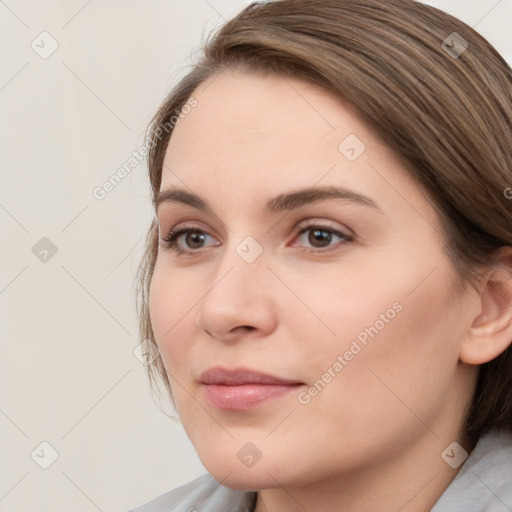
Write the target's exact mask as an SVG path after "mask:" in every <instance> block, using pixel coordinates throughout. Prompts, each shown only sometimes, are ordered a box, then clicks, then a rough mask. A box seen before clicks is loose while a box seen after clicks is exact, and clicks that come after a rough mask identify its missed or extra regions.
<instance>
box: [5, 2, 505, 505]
mask: <svg viewBox="0 0 512 512" xmlns="http://www.w3.org/2000/svg"><path fill="white" fill-rule="evenodd" d="M248 3H249V2H248V1H240V0H208V1H206V0H189V1H186V2H185V1H180V2H178V1H177V0H167V1H163V0H146V1H142V0H124V1H121V0H89V1H87V0H80V1H78V0H73V1H71V0H66V1H64V0H60V1H57V0H46V1H44V2H43V1H35V0H32V1H29V0H5V1H0V41H1V48H2V50H1V56H2V59H1V63H2V65H1V67H0V117H1V124H0V129H1V137H0V172H1V188H0V232H1V235H2V238H1V240H2V242H1V244H2V245H1V247H2V249H1V252H0V314H1V318H0V329H1V330H0V336H1V338H0V343H1V344H0V350H1V353H0V461H1V462H0V510H3V511H7V512H46V511H48V512H50V511H51V512H69V511H71V510H72V511H73V512H89V511H91V512H94V511H98V510H100V511H103V512H107V511H113V512H121V511H123V510H126V509H128V508H130V507H133V506H135V505H138V504H140V503H144V502H146V501H149V500H150V499H152V498H154V497H156V496H157V495H159V494H162V493H163V492H165V491H167V490H169V489H171V488H173V487H176V486H178V485H181V484H183V483H185V482H187V481H189V480H191V479H193V478H194V477H196V476H198V475H200V474H202V473H203V472H204V469H203V468H202V466H201V464H200V462H199V460H198V458H197V456H196V455H195V453H194V451H193V449H192V446H191V445H190V443H189V441H188V439H187V438H186V436H185V434H184V433H183V430H182V428H181V426H180V425H179V423H178V422H176V421H171V420H170V419H169V418H168V417H167V416H166V415H165V414H164V412H162V411H161V410H160V409H159V408H158V407H157V405H156V404H155V403H154V402H153V400H152V398H151V395H150V392H149V384H148V381H147V378H146V373H145V368H144V366H143V364H142V363H141V362H140V361H139V360H138V359H137V358H136V355H135V354H134V352H133V351H134V349H136V347H137V345H138V339H137V322H136V315H135V296H134V289H133V287H132V283H133V277H134V273H135V269H136V266H137V262H138V258H139V257H140V251H141V249H142V237H143V234H144V233H145V230H146V227H147V225H148V223H149V220H150V218H151V208H150V200H149V184H148V181H147V179H146V167H145V163H144V162H142V163H140V164H137V165H136V166H135V167H134V168H133V169H131V172H130V173H129V174H128V176H127V177H126V178H125V179H124V180H123V181H122V182H121V183H120V184H119V185H118V186H117V187H115V188H114V189H113V190H112V191H110V192H109V193H108V194H106V196H105V197H104V199H102V200H99V199H96V198H95V197H94V195H93V190H94V189H95V187H100V186H101V185H102V184H103V183H104V182H105V181H106V180H108V178H109V177H110V176H111V175H112V174H113V173H114V172H115V171H116V170H117V169H118V168H119V167H121V166H122V165H123V164H125V163H126V162H127V161H128V159H129V158H130V156H131V154H132V151H134V150H136V149H137V148H139V147H140V146H141V145H142V144H143V133H144V130H145V127H146V125H147V123H148V122H149V120H150V118H151V116H152V114H153V112H154V110H155V109H156V107H157V106H158V104H159V103H160V101H161V100H162V99H163V97H164V95H165V94H166V92H167V91H168V90H169V89H170V88H171V86H172V85H173V84H175V83H176V81H177V80H178V78H179V77H180V76H182V74H183V72H184V69H185V67H186V66H187V65H188V64H190V63H191V62H193V59H194V55H195V54H197V51H198V49H199V47H200V43H201V39H202V37H203V36H204V34H206V33H207V32H208V31H209V30H211V29H213V28H214V27H216V26H218V25H219V24H220V23H221V22H222V21H223V18H229V16H230V15H232V14H233V13H235V12H237V11H238V10H239V9H240V8H241V7H242V6H245V5H247V4H248ZM430 3H432V4H433V5H436V6H438V7H440V8H441V9H444V10H446V11H448V12H451V13H453V14H455V15H456V16H458V17H460V18H461V19H463V20H464V21H466V22H467V23H468V24H470V25H472V26H476V28H477V30H479V31H480V32H481V33H482V34H484V35H485V36H486V37H487V38H488V39H489V40H490V41H491V42H492V43H493V44H494V45H495V46H496V47H497V48H498V49H499V50H500V51H501V52H502V54H503V55H504V56H505V58H507V60H508V62H509V63H512V41H511V39H510V20H511V19H512V0H501V1H497V0H473V1H471V2H470V1H467V0H439V1H436V2H430ZM42 32H47V33H48V34H49V35H46V34H43V35H40V34H41V33H42ZM31 45H32V46H31ZM52 45H53V46H52ZM56 45H58V47H57V48H56V50H55V51H54V52H53V53H52V54H51V55H48V53H50V52H51V50H52V49H53V47H56ZM132 163H133V161H132ZM44 237H45V238H47V239H48V240H43V241H41V239H42V238H44ZM34 246H35V249H33V248H34ZM52 248H53V249H52ZM55 249H56V250H57V252H56V253H55V254H52V250H53V251H54V250H55ZM45 251H48V252H45ZM34 253H35V254H34ZM41 258H42V259H43V260H44V259H46V261H41ZM163 408H164V411H165V412H167V413H168V414H172V410H171V409H170V408H169V407H165V405H164V406H163ZM42 442H46V443H49V445H50V446H49V445H47V444H43V445H41V443H42ZM55 457H57V458H56V460H55V461H54V462H53V463H52V460H53V458H55ZM50 463H52V464H51V465H50V466H49V467H48V468H47V469H43V467H41V466H45V465H48V464H50Z"/></svg>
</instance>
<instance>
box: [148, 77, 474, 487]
mask: <svg viewBox="0 0 512 512" xmlns="http://www.w3.org/2000/svg"><path fill="white" fill-rule="evenodd" d="M193 97H194V99H195V101H196V102H197V103H196V104H195V106H194V107H193V108H190V109H187V112H188V113H187V114H186V115H184V116H183V118H182V119H181V120H180V121H179V123H178V125H177V126H176V128H175V130H174V133H173V135H172V138H171V140H170V143H169V146H168V149H167V153H166V156H165V163H164V169H163V177H162V184H161V190H160V192H161V198H162V201H161V203H160V204H159V207H158V212H157V214H158V221H159V225H160V236H161V238H162V239H163V238H166V237H167V235H168V233H169V232H170V231H171V230H172V229H175V230H176V229H181V228H184V229H185V228H186V229H187V230H189V232H188V234H187V233H184V234H183V233H182V234H181V235H178V237H177V238H175V240H174V243H175V244H176V245H175V248H176V249H179V250H181V251H185V252H183V253H179V252H175V251H173V250H171V249H170V248H165V247H164V246H163V244H164V242H162V246H160V248H159V252H158V257H157V261H156V266H155V270H154V275H153V280H152V285H151V294H150V312H151V321H152V325H153V329H154V332H155V336H156V340H157V343H158V346H159V349H160V352H161V355H162V358H163V362H164V365H165V367H166V370H167V372H168V374H169V380H170V383H171V386H172V390H173V395H174V400H175V404H176V408H177V411H178V413H179V416H180V418H181V420H182V423H183V426H184V428H185V430H186V432H187V434H188V436H189V437H190V439H191V441H192V443H193V444H194V446H195V448H196V450H197V452H198V454H199V457H200V458H201V460H202V462H203V464H204V465H205V467H206V469H207V470H208V471H209V472H211V473H212V474H213V475H214V476H215V477H216V478H217V480H219V481H221V482H222V483H224V484H225V485H228V486H231V487H238V488H241V489H242V488H247V489H256V488H270V487H276V486H278V485H292V484H293V483H295V484H300V485H305V484H307V483H311V482H314V481H320V480H322V479H326V478H330V477H333V476H335V475H337V474H340V475H341V474H352V475H353V474H354V471H355V470H358V471H362V470H364V468H367V467H369V466H370V465H371V466H372V468H374V469H376V468H378V467H384V466H383V465H385V464H389V463H390V462H391V461H398V460H400V458H402V457H403V455H404V454H405V453H407V452H410V451H411V450H419V449H420V447H423V448H425V449H426V447H430V448H431V447H433V446H435V449H434V450H433V451H432V453H431V454H430V455H428V456H429V457H431V458H434V457H435V458H436V460H437V459H439V460H440V454H441V451H442V449H443V448H444V447H446V445H448V444H449V443H450V442H451V441H454V440H456V439H457V438H458V435H459V430H460V425H461V423H462V415H463V413H464V408H465V407H466V406H467V404H468V401H469V400H470V397H471V390H472V385H473V383H474V376H475V374H474V371H473V369H472V367H468V366H466V365H462V364H461V363H460V361H459V348H460V344H461V341H462V340H463V339H464V337H465V336H466V335H467V330H468V326H469V323H470V322H469V319H470V318H471V317H472V316H475V314H476V313H477V311H476V307H477V302H476V301H475V300H472V299H471V296H470V295H469V292H467V293H468V295H467V296H463V297H459V296H458V295H457V294H456V292H455V287H454V284H453V283H454V279H455V278H454V270H453V268H452V266H451V265H450V263H449V262H448V259H447V257H446V256H445V254H444V252H443V245H444V243H445V240H444V238H443V235H442V234H441V228H440V221H439V217H438V214H437V212H436V210H435V208H434V206H433V205H432V204H431V202H430V201H429V200H428V199H427V197H426V196H425V195H424V194H423V193H422V190H421V188H420V187H419V186H418V185H417V184H416V183H415V182H414V181H413V180H412V178H411V177H410V176H409V175H408V173H407V172H406V171H405V169H404V164H403V163H402V162H401V161H400V160H399V159H398V158H397V157H396V156H394V154H393V153H392V152H391V151H390V150H389V149H388V148H387V147H386V146H384V145H382V143H380V142H379V141H378V140H377V139H376V137H375V136H374V134H372V131H371V129H370V128H368V127H367V126H366V125H365V124H364V123H363V122H362V120H361V118H360V117H359V116H358V115H357V114H356V112H355V111H354V110H353V109H351V108H349V106H348V105H346V104H344V103H343V102H342V101H341V100H339V99H338V98H336V97H334V96H333V95H332V94H331V93H329V92H327V91H326V90H324V89H322V88H319V87H317V86H314V85H311V84H308V83H306V82H303V81H300V80H296V79H290V78H286V79H284V78H282V77H278V76H264V75H260V74H254V73H241V72H223V73H222V74H220V75H219V76H217V77H216V78H215V79H213V80H210V81H209V82H207V83H206V84H203V85H202V86H201V87H200V88H199V89H198V90H197V91H196V92H195V93H194V94H193ZM167 191H174V192H176V191H183V193H182V194H176V193H175V194H174V195H170V194H167V196H166V195H165V194H166V192H167ZM192 196H193V197H195V196H197V198H195V199H194V200H193V201H191V200H189V199H191V198H192ZM201 205H202V206H201ZM466 301H467V303H466ZM212 368H214V370H212V371H211V372H210V374H209V375H208V373H206V374H205V372H207V371H208V370H209V369H212ZM219 368H220V370H219ZM215 369H216V370H215ZM217 370H218V371H217ZM258 372H259V373H261V374H265V375H267V377H261V375H259V376H258ZM268 375H270V376H271V377H268Z"/></svg>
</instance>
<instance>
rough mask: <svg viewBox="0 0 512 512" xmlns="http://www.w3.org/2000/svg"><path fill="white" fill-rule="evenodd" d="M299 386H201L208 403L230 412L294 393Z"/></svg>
mask: <svg viewBox="0 0 512 512" xmlns="http://www.w3.org/2000/svg"><path fill="white" fill-rule="evenodd" d="M299 386H300V384H297V385H283V384H243V385H240V386H223V385H221V384H205V385H203V387H204V390H205V394H206V398H207V399H208V401H209V402H210V403H211V404H212V405H214V406H215V407H218V408H219V409H226V410H230V411H238V410H246V409H250V408H252V407H255V406H257V405H259V404H261V403H263V402H267V401H268V400H272V399H274V398H279V397H282V396H284V395H286V394H288V393H291V392H292V391H296V390H297V388H298V387H299Z"/></svg>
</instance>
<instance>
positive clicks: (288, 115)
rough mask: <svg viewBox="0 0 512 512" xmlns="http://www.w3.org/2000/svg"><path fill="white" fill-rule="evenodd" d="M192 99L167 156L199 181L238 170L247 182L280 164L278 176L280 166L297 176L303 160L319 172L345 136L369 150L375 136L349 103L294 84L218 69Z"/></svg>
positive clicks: (307, 85) (310, 86)
mask: <svg viewBox="0 0 512 512" xmlns="http://www.w3.org/2000/svg"><path fill="white" fill-rule="evenodd" d="M192 96H193V98H194V99H195V100H196V102H197V106H196V107H195V108H193V109H192V110H191V111H190V112H189V113H188V114H187V115H186V116H185V117H184V118H183V119H181V120H180V122H179V123H178V125H177V126H176V127H175V130H174V132H173V135H172V137H171V139H170V142H169V145H168V148H167V153H166V158H165V163H166V164H167V166H168V167H171V168H174V167H176V168H180V169H182V170H186V171H187V172H190V173H192V174H193V173H194V172H195V171H196V170H197V171H199V168H201V171H202V174H203V176H204V166H206V167H207V169H208V171H209V173H218V172H219V171H220V170H222V173H226V172H228V170H229V169H230V168H231V167H232V166H236V167H239V166H240V165H243V168H244V170H245V171H246V174H247V177H249V176H251V175H252V173H254V172H258V173H259V174H260V175H261V174H262V173H264V172H265V170H266V167H267V166H269V165H270V166H272V168H274V170H275V171H277V168H276V166H277V167H285V168H281V169H279V170H280V175H281V176H282V175H283V172H285V171H286V169H288V170H289V172H290V173H291V174H295V176H297V172H296V171H297V168H298V167H299V165H298V164H299V163H305V162H311V163H313V164H314V167H316V169H312V173H313V174H315V173H316V174H317V173H318V172H321V170H324V172H325V171H326V170H327V169H329V168H330V167H332V165H334V164H335V163H336V161H338V160H339V157H340V156H342V155H340V152H339V144H340V142H341V141H342V140H343V138H344V137H346V136H347V135H349V134H358V136H359V138H360V139H365V144H366V146H367V147H368V144H369V143H370V138H372V139H373V136H372V135H371V134H370V132H369V130H368V129H367V127H366V126H365V125H364V123H363V122H362V121H361V120H360V118H359V116H358V115H357V112H356V111H355V109H353V108H351V107H350V105H348V104H346V103H343V101H342V100H341V99H340V98H338V97H336V96H334V95H333V94H332V93H331V92H329V91H327V90H326V89H324V88H322V87H320V86H315V85H314V84H311V83H308V82H304V81H300V80H297V79H291V78H288V77H286V78H285V77H282V76H278V75H273V74H266V75H263V74H259V73H254V72H235V71H224V72H223V73H221V74H219V75H217V76H215V77H213V78H212V79H210V80H209V81H208V82H206V83H205V84H202V85H201V86H200V87H199V88H198V89H197V90H196V91H194V93H193V95H192ZM342 163H343V162H342ZM325 165H328V166H327V168H325ZM300 167H303V166H302V165H301V166H300ZM164 171H165V169H164ZM303 172H304V169H303ZM273 174H275V172H274V173H273ZM287 174H288V172H285V177H286V175H287ZM168 178H171V176H169V177H168ZM164 179H165V172H164Z"/></svg>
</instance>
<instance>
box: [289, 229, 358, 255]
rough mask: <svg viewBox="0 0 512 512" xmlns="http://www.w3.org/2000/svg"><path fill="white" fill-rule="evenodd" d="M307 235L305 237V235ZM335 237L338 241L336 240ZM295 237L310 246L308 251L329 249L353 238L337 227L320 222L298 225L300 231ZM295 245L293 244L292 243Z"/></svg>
mask: <svg viewBox="0 0 512 512" xmlns="http://www.w3.org/2000/svg"><path fill="white" fill-rule="evenodd" d="M308 232H309V234H308V236H306V237H305V235H306V234H307V233H308ZM336 238H338V239H339V240H340V241H338V242H337V243H334V244H333V242H336ZM297 239H299V240H300V239H302V240H303V241H304V239H305V242H306V243H308V244H311V246H310V247H309V248H308V247H306V250H307V251H308V252H317V253H318V252H326V251H331V250H333V249H335V248H336V246H338V245H340V244H344V243H347V242H352V241H353V240H354V239H353V237H352V236H350V235H346V234H344V233H342V232H341V231H338V230H337V229H333V228H331V227H329V226H325V225H321V224H307V225H303V226H302V227H300V232H299V234H298V236H297ZM294 245H295V244H294Z"/></svg>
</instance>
